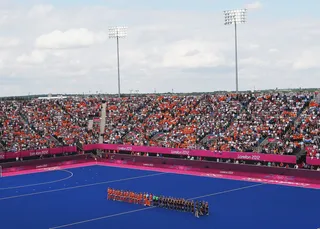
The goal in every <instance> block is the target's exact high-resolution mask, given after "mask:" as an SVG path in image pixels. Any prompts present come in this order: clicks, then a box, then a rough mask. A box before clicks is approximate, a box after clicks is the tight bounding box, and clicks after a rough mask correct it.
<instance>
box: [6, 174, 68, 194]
mask: <svg viewBox="0 0 320 229" xmlns="http://www.w3.org/2000/svg"><path fill="white" fill-rule="evenodd" d="M54 171H63V172H67V173H69V174H70V175H69V176H68V177H65V178H62V179H59V180H54V181H48V182H43V183H36V184H28V185H21V186H13V187H7V188H0V191H1V190H9V189H15V188H26V187H33V186H39V185H44V184H52V183H57V182H60V181H64V180H68V179H70V178H71V177H73V173H72V172H70V171H68V170H64V169H60V170H51V171H50V172H54Z"/></svg>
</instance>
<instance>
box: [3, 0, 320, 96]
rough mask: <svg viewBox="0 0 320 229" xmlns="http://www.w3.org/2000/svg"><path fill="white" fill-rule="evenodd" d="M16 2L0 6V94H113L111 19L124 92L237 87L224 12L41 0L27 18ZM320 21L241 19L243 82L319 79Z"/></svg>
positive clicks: (296, 83) (281, 84)
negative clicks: (119, 34)
mask: <svg viewBox="0 0 320 229" xmlns="http://www.w3.org/2000/svg"><path fill="white" fill-rule="evenodd" d="M26 1H29V0H26ZM26 5H27V4H26ZM15 7H16V6H13V8H12V9H6V10H4V11H5V13H3V14H0V15H4V17H3V18H2V17H1V16H0V26H1V31H3V32H2V34H1V36H2V40H0V46H1V47H0V48H1V50H0V60H1V61H0V81H1V83H0V96H5V95H21V94H28V93H29V92H30V93H31V94H36V93H49V92H51V93H67V92H69V93H75V92H80V93H82V92H86V93H88V92H89V91H102V92H108V93H116V91H117V58H116V41H115V40H108V41H107V39H108V38H107V32H108V26H112V25H114V24H120V25H121V24H126V25H128V27H129V34H128V37H127V38H126V39H121V41H120V67H121V82H122V84H121V87H122V91H123V92H129V90H130V89H134V90H139V91H140V92H153V91H154V89H156V91H157V92H167V91H171V90H172V89H174V91H176V92H181V91H184V92H190V91H214V90H232V89H234V86H235V85H234V31H233V29H232V28H227V27H226V26H224V25H223V21H222V20H223V18H221V12H217V13H216V14H215V13H212V12H209V13H206V12H203V11H189V12H186V11H174V12H173V11H165V10H162V11H146V10H145V11H138V10H114V9H113V10H111V9H110V8H107V7H103V6H99V7H98V6H83V7H82V6H79V5H78V6H77V7H70V6H68V7H64V6H60V7H56V8H54V10H53V9H51V8H50V7H43V8H42V11H41V10H39V9H41V7H40V8H38V11H37V12H38V13H34V14H33V15H34V16H33V17H31V14H30V12H31V11H30V9H29V8H23V6H22V5H20V6H19V7H16V8H15ZM34 12H36V10H34ZM41 12H44V13H41ZM28 14H29V15H28ZM36 15H38V16H36ZM41 15H46V16H41ZM256 17H260V16H259V15H256ZM146 18H147V19H148V20H146ZM1 20H2V22H1ZM22 22H23V26H22ZM319 22H320V20H319V19H317V18H307V17H304V16H300V17H299V18H298V19H297V21H292V20H288V19H287V20H283V19H279V18H276V16H275V17H274V19H273V20H272V21H271V20H269V19H268V18H267V20H264V19H260V20H259V18H256V19H255V20H250V23H247V24H246V25H244V26H241V29H240V30H241V31H240V30H239V34H238V35H239V50H238V51H239V53H238V57H239V70H240V71H239V80H240V81H239V85H240V89H241V90H246V89H252V88H253V87H254V86H255V88H256V89H266V88H276V87H278V88H288V87H312V86H314V85H317V83H318V82H319V75H318V72H319V69H317V68H318V67H317V66H318V63H319V62H320V59H319V53H320V50H319V44H318V43H319V42H318V41H319V40H320V33H317V32H316V31H318V28H319V24H320V23H319ZM1 23H2V24H1ZM4 37H5V38H4ZM306 37H307V38H308V39H306ZM301 70H303V71H301ZM306 74H307V76H308V78H307V80H306ZM44 79H45V80H44ZM266 79H267V80H266ZM35 82H36V83H35Z"/></svg>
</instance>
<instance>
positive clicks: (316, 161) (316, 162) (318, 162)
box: [307, 157, 320, 165]
mask: <svg viewBox="0 0 320 229" xmlns="http://www.w3.org/2000/svg"><path fill="white" fill-rule="evenodd" d="M307 164H309V165H320V159H317V158H311V157H307Z"/></svg>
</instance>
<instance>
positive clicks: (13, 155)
mask: <svg viewBox="0 0 320 229" xmlns="http://www.w3.org/2000/svg"><path fill="white" fill-rule="evenodd" d="M73 152H77V147H75V146H64V147H59V148H50V149H37V150H25V151H20V152H5V153H3V152H0V160H1V159H2V160H3V159H13V158H16V157H20V158H21V157H33V156H41V155H54V154H61V153H73Z"/></svg>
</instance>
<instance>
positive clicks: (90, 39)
mask: <svg viewBox="0 0 320 229" xmlns="http://www.w3.org/2000/svg"><path fill="white" fill-rule="evenodd" d="M106 40H107V34H106V33H104V32H99V33H95V32H92V31H89V30H88V29H86V28H80V29H70V30H67V31H65V32H62V31H60V30H55V31H53V32H51V33H48V34H44V35H41V36H40V37H38V38H37V39H36V43H35V46H36V47H37V48H39V49H72V48H82V47H88V46H91V45H94V44H96V43H103V42H104V41H106Z"/></svg>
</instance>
